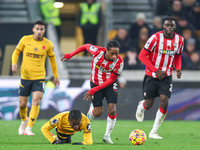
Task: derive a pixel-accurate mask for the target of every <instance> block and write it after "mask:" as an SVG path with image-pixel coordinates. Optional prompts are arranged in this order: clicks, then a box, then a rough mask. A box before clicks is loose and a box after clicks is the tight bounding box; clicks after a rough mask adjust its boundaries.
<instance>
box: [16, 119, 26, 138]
mask: <svg viewBox="0 0 200 150" xmlns="http://www.w3.org/2000/svg"><path fill="white" fill-rule="evenodd" d="M27 123H28V117H27V120H26V121H22V122H21V124H20V126H19V129H18V133H19V135H23V134H24V132H25V130H26V126H27Z"/></svg>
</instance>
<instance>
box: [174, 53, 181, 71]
mask: <svg viewBox="0 0 200 150" xmlns="http://www.w3.org/2000/svg"><path fill="white" fill-rule="evenodd" d="M174 66H175V68H176V69H179V70H181V55H175V57H174Z"/></svg>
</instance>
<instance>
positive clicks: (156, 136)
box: [149, 131, 162, 139]
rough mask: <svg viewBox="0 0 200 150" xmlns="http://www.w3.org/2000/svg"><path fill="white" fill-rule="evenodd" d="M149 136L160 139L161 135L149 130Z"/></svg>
mask: <svg viewBox="0 0 200 150" xmlns="http://www.w3.org/2000/svg"><path fill="white" fill-rule="evenodd" d="M149 138H151V139H162V137H161V136H160V135H158V133H157V132H153V131H151V132H150V133H149Z"/></svg>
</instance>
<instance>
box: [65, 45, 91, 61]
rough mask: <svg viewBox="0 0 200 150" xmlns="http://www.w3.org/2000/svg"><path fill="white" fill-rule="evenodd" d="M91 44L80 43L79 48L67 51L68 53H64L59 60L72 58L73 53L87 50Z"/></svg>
mask: <svg viewBox="0 0 200 150" xmlns="http://www.w3.org/2000/svg"><path fill="white" fill-rule="evenodd" d="M90 45H91V44H85V45H82V46H80V47H79V48H77V49H76V50H75V51H73V52H71V53H69V54H65V55H64V56H63V57H62V58H61V61H66V60H68V59H70V58H72V57H73V56H74V55H76V54H78V53H80V52H83V51H85V50H87V49H88V48H89V46H90Z"/></svg>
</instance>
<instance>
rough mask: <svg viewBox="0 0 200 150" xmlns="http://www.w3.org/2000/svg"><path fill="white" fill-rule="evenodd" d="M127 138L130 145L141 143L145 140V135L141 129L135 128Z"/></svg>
mask: <svg viewBox="0 0 200 150" xmlns="http://www.w3.org/2000/svg"><path fill="white" fill-rule="evenodd" d="M129 140H130V142H131V144H132V145H143V144H144V143H145V142H146V140H147V136H146V134H145V133H144V131H142V130H141V129H135V130H133V131H132V132H131V134H130V135H129Z"/></svg>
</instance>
